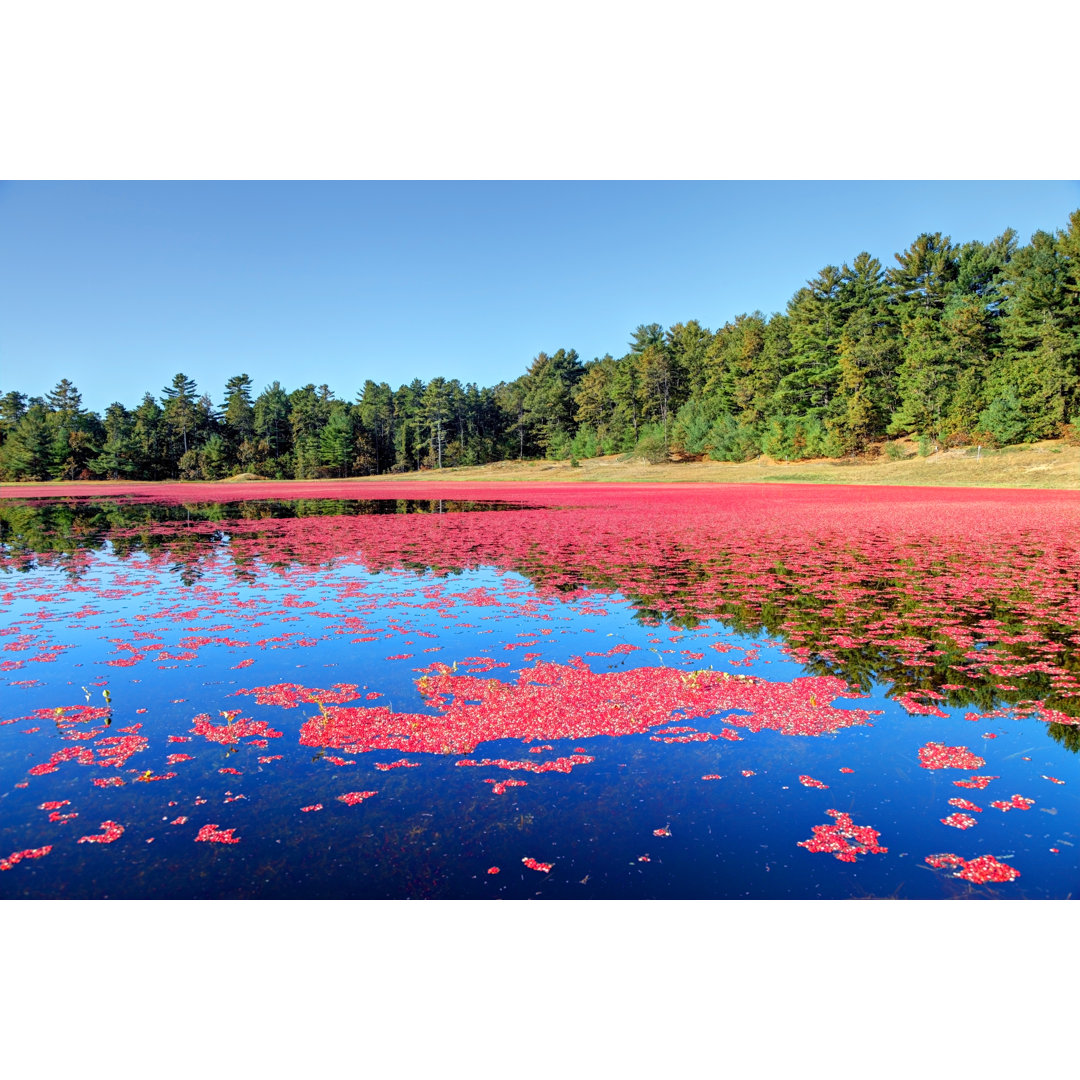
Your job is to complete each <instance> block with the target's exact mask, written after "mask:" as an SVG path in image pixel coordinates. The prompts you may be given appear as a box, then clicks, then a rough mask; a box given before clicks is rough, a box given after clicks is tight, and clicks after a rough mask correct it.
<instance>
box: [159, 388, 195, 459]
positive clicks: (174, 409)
mask: <svg viewBox="0 0 1080 1080" xmlns="http://www.w3.org/2000/svg"><path fill="white" fill-rule="evenodd" d="M161 396H162V405H163V408H162V413H163V415H162V420H163V422H164V425H165V430H166V431H167V432H168V433H169V435H170V436H171V438H172V440H174V444H173V445H172V446H170V448H169V457H170V458H171V459H172V460H179V458H180V457H181V455H183V454H186V453H187V452H188V450H190V449H191V446H190V445H189V443H190V439H191V436H192V433H193V431H194V428H195V422H196V418H197V412H196V401H197V398H196V388H195V380H194V379H189V378H188V377H187V376H186V375H185V374H184V373H183V372H178V373H177V374H176V375H174V376H173V381H172V383H171V384H170V385H169V386H166V387H165V389H164V390H162V391H161Z"/></svg>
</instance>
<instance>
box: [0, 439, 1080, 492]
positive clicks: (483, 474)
mask: <svg viewBox="0 0 1080 1080" xmlns="http://www.w3.org/2000/svg"><path fill="white" fill-rule="evenodd" d="M343 480H347V482H348V483H349V484H350V485H352V484H359V485H367V484H377V485H397V484H408V485H412V484H425V485H427V484H443V483H454V484H490V483H497V484H539V485H547V484H581V483H590V484H595V483H624V484H649V483H660V484H685V483H705V484H785V483H786V484H872V485H886V486H896V487H984V488H1032V489H1054V490H1064V491H1080V446H1077V445H1070V444H1068V443H1066V442H1063V441H1046V442H1039V443H1031V444H1028V445H1021V446H1009V447H1005V448H1004V449H1001V450H985V449H984V450H982V451H977V450H975V449H974V448H972V447H966V448H960V449H955V450H945V451H939V452H938V453H935V454H930V455H929V456H927V457H920V456H919V455H918V454H917V453H916V452H915V451H914V449H912V450H911V452H910V455H909V456H908V457H906V458H904V459H903V460H896V461H890V460H887V459H885V458H884V457H877V458H874V459H870V460H867V459H861V458H839V459H837V458H819V459H816V460H812V461H794V462H785V461H773V460H771V459H769V458H766V457H760V458H756V459H754V460H753V461H748V462H741V463H733V462H726V461H671V462H664V463H661V464H657V465H651V464H648V463H646V462H644V461H641V460H634V459H632V458H630V457H629V456H628V455H621V456H610V457H601V458H590V459H583V460H582V461H581V462H579V463H578V464H576V465H575V464H573V463H572V462H570V461H544V460H538V461H500V462H495V463H493V464H490V465H476V466H458V467H454V468H445V469H424V470H421V471H419V472H407V473H390V474H387V473H384V474H382V475H380V476H361V477H348V478H342V479H327V480H280V481H272V482H269V483H268V484H267V487H269V486H270V485H271V484H272V486H273V488H274V489H275V491H276V492H280V491H288V492H290V493H295V494H294V495H293V497H296V498H318V497H320V496H321V495H322V496H325V497H328V498H337V497H341V496H339V495H335V494H332V493H331V489H333V488H335V487H336V486H338V485H340V484H341V483H342V482H343ZM248 484H250V485H252V486H254V487H261V486H262V478H257V477H253V476H243V477H229V478H226V479H223V480H218V481H205V480H200V481H189V482H184V481H175V480H162V481H145V480H140V481H123V480H119V481H113V480H85V481H49V482H45V483H4V484H2V485H0V497H5V498H35V497H37V498H40V497H43V496H62V495H93V494H102V495H106V494H124V493H133V494H134V493H150V492H152V491H154V490H155V489H160V488H165V487H173V488H175V487H180V488H191V489H193V491H194V489H196V488H197V489H199V492H200V494H202V493H203V492H207V491H216V490H218V489H221V488H224V487H226V486H229V487H233V486H234V485H235V486H237V487H239V486H247V485H248ZM204 497H205V496H204ZM267 497H275V498H281V497H283V496H282V495H281V494H275V495H272V496H267ZM284 497H287V496H284Z"/></svg>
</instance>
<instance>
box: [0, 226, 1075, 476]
mask: <svg viewBox="0 0 1080 1080" xmlns="http://www.w3.org/2000/svg"><path fill="white" fill-rule="evenodd" d="M894 258H895V265H891V266H889V267H888V268H885V267H883V266H882V263H881V262H880V261H879V260H878V259H877V258H875V257H874V256H872V255H870V254H869V253H867V252H865V251H864V252H861V253H859V254H858V255H856V256H855V257H854V258H853V259H852V260H851V262H850V263H844V264H843V265H842V266H840V267H837V266H825V267H823V268H822V269H821V270H820V271H819V272H818V273H817V274H816V275H815V276H814V277H813V278H811V279H810V280H809V281H807V282H806V284H805V285H804V286H803V287H802V288H800V289H798V290H797V291H796V292H795V294H794V295H793V296H792V297H791V299H790V300H789V301H788V303H787V306H786V308H785V310H784V311H783V312H778V313H774V314H772V315H765V314H763V313H762V312H760V311H753V312H750V313H744V314H742V315H739V316H737V317H736V318H735V319H734V320H732V321H731V322H728V323H727V324H725V325H724V326H722V327H720V328H719V329H717V330H715V331H714V330H710V329H708V328H707V327H705V326H702V325H701V324H700V323H699V322H698V321H696V320H694V319H691V320H689V321H687V322H680V323H676V324H674V325H673V326H670V327H668V328H666V329H665V328H664V327H663V326H661V325H660V324H658V323H648V324H645V323H642V324H641V325H639V326H638V327H637V328H636V329H635V330H633V331H632V333H631V335H630V340H629V341H628V343H627V346H628V351H626V352H624V353H623V354H622V355H621V356H619V357H614V356H612V355H610V354H608V355H605V356H603V357H598V358H595V359H593V360H591V361H588V362H582V360H581V358H580V357H579V356H578V354H577V353H576V352H575V351H574V350H573V349H567V348H559V349H557V350H556V351H554V352H552V353H550V354H548V353H546V352H540V353H538V354H537V355H536V356H535V357H534V358H533V360H532V361H531V363H529V365H528V367H527V368H526V370H525V371H524V372H523V373H522V374H521V375H519V376H518V377H517V378H516V379H514V380H513V381H511V382H500V383H498V384H497V385H495V386H491V387H479V386H477V385H476V384H475V383H465V384H463V383H461V382H460V380H458V379H456V378H444V377H441V376H440V377H437V378H433V379H431V380H430V381H428V382H423V381H422V380H420V379H413V380H412V381H411V382H410V383H407V384H404V383H403V384H402V385H400V386H398V388H397V389H396V390H395V389H393V388H392V387H391V386H390V384H389V383H387V382H385V381H381V382H375V381H374V380H373V379H370V378H368V379H365V380H364V381H363V383H362V385H360V386H359V388H358V390H357V391H356V392H355V396H354V398H353V399H352V400H349V399H347V398H339V397H337V396H336V394H335V393H334V392H333V391H332V390H331V389H330V387H329V386H328V385H326V384H323V385H319V386H316V385H315V384H314V383H307V384H306V385H303V386H300V387H299V388H297V389H292V390H290V389H287V388H286V387H283V386H282V385H281V384H280V383H279V382H273V383H271V384H270V385H269V386H266V387H264V388H263V389H262V390H261V391H260V392H258V393H256V388H255V384H254V382H253V380H252V379H251V377H250V376H249V375H247V374H237V375H234V376H232V377H231V378H229V379H228V380H227V382H226V383H225V386H224V388H223V390H222V392H221V399H220V400H219V402H217V403H215V400H214V398H213V397H211V395H210V394H209V393H208V392H206V391H205V390H204V389H201V388H200V387H198V386H197V385H196V383H195V381H194V380H192V379H190V378H188V377H187V376H186V375H184V374H183V373H178V374H177V375H176V376H175V377H174V378H173V380H172V382H171V383H170V385H169V386H167V387H164V388H163V389H162V390H161V391H159V393H158V394H157V396H155V394H154V393H152V392H150V391H147V392H146V393H145V394H144V395H143V397H142V400H141V401H140V402H138V404H136V405H134V407H131V406H130V405H125V404H123V403H121V402H113V403H112V404H111V405H109V407H108V408H107V409H106V410H105V413H104V416H101V415H99V414H98V413H96V412H94V411H92V410H88V409H85V408H83V405H82V396H81V394H80V392H79V390H78V389H77V387H76V386H75V385H74V384H73V383H72V382H71V381H70V380H68V379H63V380H61V381H60V383H58V384H57V386H56V387H55V389H54V390H53V391H52V392H51V393H49V394H47V395H46V396H45V397H44V398H41V397H32V396H28V395H27V394H25V393H23V392H21V391H19V390H9V391H7V392H6V393H4V394H3V395H2V396H0V480H5V481H19V480H49V479H62V480H74V479H112V480H117V479H132V480H135V479H139V480H164V479H181V480H185V479H191V480H194V479H206V480H216V479H221V478H224V477H228V476H233V475H236V474H239V473H251V474H255V475H258V476H264V477H268V478H274V479H289V478H296V479H310V478H317V477H346V476H360V475H369V474H381V473H397V472H405V471H411V470H415V469H428V468H444V467H448V466H454V465H478V464H485V463H488V462H493V461H500V460H506V459H511V458H514V459H524V458H540V457H547V458H551V459H558V460H565V459H567V458H569V459H571V461H574V460H577V459H580V458H588V457H595V456H598V455H602V454H634V455H636V456H639V457H642V458H645V459H646V460H649V461H653V462H657V461H664V460H668V459H670V458H671V457H678V458H684V459H685V458H694V459H700V458H703V457H710V458H712V459H716V460H721V461H746V460H749V459H751V458H754V457H757V456H758V455H761V454H766V455H768V456H770V457H772V458H774V459H777V460H797V459H802V458H814V457H844V456H858V455H878V454H885V455H887V456H894V455H898V454H900V453H901V451H900V449H899V444H898V443H897V442H896V440H898V439H900V438H902V437H911V438H915V439H917V440H918V441H919V445H920V449H922V450H923V451H924V452H932V451H933V450H935V449H938V448H946V447H954V446H965V445H979V446H987V447H992V446H1006V445H1010V444H1014V443H1021V442H1032V441H1035V440H1039V439H1052V438H1062V437H1064V438H1070V439H1075V438H1078V437H1080V209H1078V210H1076V211H1074V212H1073V213H1072V214H1071V215H1070V217H1069V221H1068V225H1067V227H1066V228H1064V229H1060V230H1057V231H1056V232H1055V233H1049V232H1045V231H1039V232H1036V233H1035V234H1034V235H1033V236H1032V237H1031V240H1030V242H1029V243H1028V244H1026V245H1021V244H1020V243H1019V241H1018V238H1017V235H1016V233H1015V232H1014V231H1013V230H1012V229H1006V230H1005V232H1003V233H1002V234H1001V235H1000V236H998V237H997V238H996V239H994V240H991V241H989V242H982V241H970V242H967V243H963V244H954V243H953V242H952V240H951V239H950V238H949V237H948V236H942V234H941V233H923V234H922V235H920V236H918V237H917V238H916V239H915V240H914V242H913V243H912V244H911V245H910V246H909V247H908V248H907V249H906V250H905V251H903V252H898V253H897V254H896V255H895V257H894ZM30 362H31V361H30V360H29V358H26V359H24V360H22V361H21V362H20V361H16V362H14V363H12V362H10V361H9V363H8V364H7V365H5V366H6V367H7V369H8V370H9V371H10V370H12V369H17V368H22V369H23V370H26V369H27V368H28V367H29V364H30ZM359 374H362V372H361V373H359ZM359 374H358V379H357V381H358V382H359Z"/></svg>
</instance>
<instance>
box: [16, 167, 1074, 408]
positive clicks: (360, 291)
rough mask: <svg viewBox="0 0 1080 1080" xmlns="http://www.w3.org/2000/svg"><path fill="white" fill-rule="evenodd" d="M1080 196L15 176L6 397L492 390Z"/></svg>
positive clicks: (1041, 187) (1047, 217)
mask: <svg viewBox="0 0 1080 1080" xmlns="http://www.w3.org/2000/svg"><path fill="white" fill-rule="evenodd" d="M1078 207H1080V183H1077V182H1073V181H1054V182H1012V181H1010V182H1004V181H1003V182H975V181H973V182H960V181H949V182H926V183H916V182H895V183H894V182H885V181H870V182H850V183H837V182H825V181H819V182H796V181H771V182H745V181H719V182H689V183H681V182H655V183H654V182H639V181H616V182H600V181H590V182H555V181H543V182H506V183H500V182H484V183H472V182H451V183H439V182H408V183H394V182H329V183H318V182H309V183H288V182H284V183H273V182H255V183H247V182H224V183H217V182H214V183H159V182H142V183H140V182H117V183H105V182H101V183H98V182H95V183H83V182H76V181H66V182H54V183H35V182H19V183H8V184H5V185H3V186H0V390H2V391H6V390H8V389H20V390H23V391H24V392H27V393H30V394H45V393H46V392H47V391H49V390H50V389H51V388H52V387H53V386H54V385H55V384H56V382H57V381H59V380H60V379H61V378H64V377H67V378H70V379H71V380H73V381H74V382H75V384H76V385H77V386H78V387H79V389H80V390H81V391H82V393H83V400H84V404H85V405H86V406H87V407H89V408H93V409H96V410H98V411H102V410H104V408H105V407H106V406H107V405H108V404H109V403H110V402H111V401H114V400H119V401H122V402H123V403H124V404H126V405H128V406H129V407H133V406H134V405H136V404H137V403H138V401H139V400H140V399H141V398H142V395H143V393H144V392H145V391H147V390H149V391H150V392H152V393H154V394H155V395H159V394H160V391H161V389H162V387H164V386H165V385H167V384H168V383H169V382H170V381H171V379H172V376H173V375H174V374H175V373H176V372H179V371H183V372H184V373H185V374H187V375H188V376H190V377H192V378H194V379H195V380H196V382H197V384H198V386H199V389H200V391H206V392H209V393H210V395H211V397H212V398H213V399H214V401H215V402H218V403H220V401H221V399H222V390H223V387H224V383H225V381H226V379H227V378H228V377H229V376H231V375H234V374H238V373H240V372H246V373H247V374H249V375H250V376H251V377H252V379H253V380H254V384H255V390H256V392H258V391H259V390H261V389H262V388H263V387H264V386H265V385H267V384H268V383H270V382H272V381H273V380H275V379H278V380H280V381H281V382H282V384H283V385H284V386H285V387H286V388H287V389H289V390H291V389H294V388H296V387H297V386H300V385H303V384H304V383H307V382H315V383H321V382H327V383H328V384H329V385H330V387H331V389H332V390H334V392H335V393H336V394H337V396H338V397H343V398H348V399H353V398H354V397H355V395H356V392H357V391H358V389H359V388H360V386H361V385H362V384H363V382H364V380H365V379H367V378H371V379H374V380H376V381H383V380H385V381H386V382H389V383H390V384H391V386H393V387H395V388H396V387H397V386H398V385H400V384H401V383H402V382H408V381H410V380H411V379H413V378H415V377H419V378H421V379H424V380H427V379H430V378H432V377H433V376H435V375H440V374H441V375H444V376H446V377H448V378H449V377H457V378H459V379H461V380H462V381H463V382H469V381H474V382H477V383H479V384H481V385H493V384H494V383H496V382H499V381H500V380H504V379H505V380H510V379H513V378H516V377H517V376H518V375H519V374H521V373H522V371H524V370H525V368H526V366H527V365H528V363H529V361H530V360H531V359H532V357H533V356H535V355H536V353H537V352H539V351H540V350H545V351H548V352H551V351H554V350H555V349H558V348H560V347H565V348H574V349H577V351H578V353H579V354H580V355H581V357H582V359H584V360H589V359H592V358H593V357H594V356H600V355H603V354H604V353H605V352H611V353H612V354H613V355H616V356H618V355H620V354H621V353H623V352H625V351H626V342H627V340H628V338H629V336H630V333H631V331H632V330H633V329H634V327H635V326H637V325H638V324H639V323H642V322H659V323H662V324H664V325H665V326H667V325H670V324H671V323H673V322H677V321H684V320H687V319H691V318H696V319H698V320H700V321H701V322H702V323H703V324H705V325H706V326H709V327H710V328H713V329H715V328H716V327H717V326H720V325H722V324H723V323H724V322H726V321H728V320H729V319H732V318H734V317H735V316H736V315H738V314H740V313H742V312H745V311H752V310H754V309H756V308H757V309H761V310H762V311H764V312H766V313H770V312H772V311H778V310H783V308H784V306H785V304H786V303H787V301H788V299H789V298H790V297H791V295H792V293H793V292H794V291H795V290H796V289H798V288H799V287H800V286H801V285H802V284H803V283H804V282H805V281H806V279H807V278H809V277H812V276H813V275H814V274H816V272H817V271H818V270H819V269H820V268H821V267H822V266H824V265H826V264H828V263H835V264H838V265H839V264H840V263H842V262H844V261H850V260H851V259H852V258H853V257H854V256H855V255H856V254H858V253H859V252H860V251H862V250H867V251H869V252H870V253H871V254H873V255H876V256H877V257H878V258H879V259H881V261H882V263H883V264H884V265H885V266H889V265H891V264H892V262H893V254H894V252H896V251H899V250H902V249H903V248H905V247H906V246H907V245H908V244H909V243H910V242H911V241H912V240H913V239H914V238H915V237H916V236H917V235H918V234H919V233H920V232H923V231H939V230H940V231H941V232H943V233H947V234H949V235H951V236H952V238H953V240H954V241H957V242H962V241H966V240H971V239H979V240H990V239H992V238H993V237H994V236H996V235H998V234H1000V233H1001V232H1002V231H1003V230H1004V229H1005V228H1007V227H1010V226H1011V227H1012V228H1014V229H1016V230H1017V231H1018V233H1019V234H1020V239H1021V241H1022V242H1026V241H1027V239H1028V238H1029V237H1030V235H1031V233H1032V232H1033V231H1034V230H1036V229H1040V228H1041V229H1047V230H1054V229H1057V228H1062V227H1064V226H1065V224H1066V221H1067V218H1068V215H1069V214H1070V213H1071V212H1072V211H1073V210H1075V209H1077V208H1078Z"/></svg>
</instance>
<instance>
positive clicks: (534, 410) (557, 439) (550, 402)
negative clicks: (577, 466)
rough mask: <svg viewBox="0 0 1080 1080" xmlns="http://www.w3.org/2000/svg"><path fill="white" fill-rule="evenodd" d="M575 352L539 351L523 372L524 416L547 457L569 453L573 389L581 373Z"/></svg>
mask: <svg viewBox="0 0 1080 1080" xmlns="http://www.w3.org/2000/svg"><path fill="white" fill-rule="evenodd" d="M583 371H584V369H583V367H582V365H581V361H580V360H579V359H578V354H577V353H576V352H575V351H574V350H573V349H570V350H569V351H567V350H566V349H559V350H558V351H557V352H556V353H555V354H554V355H552V356H548V355H547V353H539V354H538V355H537V356H536V358H535V359H534V360H533V362H532V364H530V366H529V370H528V371H527V372H526V374H525V402H524V409H525V418H526V421H527V422H528V423H529V424H530V425H531V426H532V427H533V429H534V430H535V431H536V437H537V440H538V442H539V443H540V446H541V448H542V449H543V450H544V451H545V453H546V454H547V456H548V457H564V456H566V455H567V454H568V453H569V449H570V443H571V441H572V440H573V437H574V432H575V430H576V425H575V421H574V413H575V411H576V409H575V406H574V391H575V390H576V389H577V384H578V382H579V381H580V379H581V376H582V374H583Z"/></svg>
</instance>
